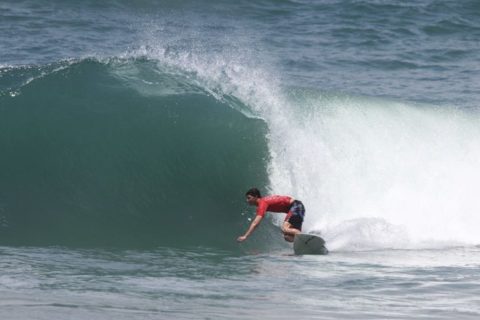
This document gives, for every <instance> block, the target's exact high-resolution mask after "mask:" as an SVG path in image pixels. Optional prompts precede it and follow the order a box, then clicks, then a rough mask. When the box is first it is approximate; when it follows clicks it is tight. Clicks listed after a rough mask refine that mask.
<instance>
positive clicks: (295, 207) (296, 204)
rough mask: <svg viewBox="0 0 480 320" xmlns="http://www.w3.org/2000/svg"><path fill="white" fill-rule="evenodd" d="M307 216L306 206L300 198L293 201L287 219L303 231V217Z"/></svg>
mask: <svg viewBox="0 0 480 320" xmlns="http://www.w3.org/2000/svg"><path fill="white" fill-rule="evenodd" d="M304 217H305V207H304V205H303V203H302V202H301V201H299V200H295V201H293V202H292V205H291V206H290V211H288V214H287V216H286V217H285V221H287V222H289V223H290V224H291V225H292V227H294V228H295V229H298V230H300V231H302V224H303V218H304Z"/></svg>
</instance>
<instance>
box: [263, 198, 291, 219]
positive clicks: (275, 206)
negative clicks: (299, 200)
mask: <svg viewBox="0 0 480 320" xmlns="http://www.w3.org/2000/svg"><path fill="white" fill-rule="evenodd" d="M292 200H293V199H292V198H291V197H288V196H266V197H263V198H260V199H258V206H257V216H262V217H263V216H264V215H265V212H267V211H270V212H284V213H288V211H290V207H291V206H292Z"/></svg>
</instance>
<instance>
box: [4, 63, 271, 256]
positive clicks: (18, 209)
mask: <svg viewBox="0 0 480 320" xmlns="http://www.w3.org/2000/svg"><path fill="white" fill-rule="evenodd" d="M147 63H148V62H147V61H142V60H141V59H140V60H138V61H136V60H131V61H126V62H125V63H124V64H123V65H124V66H125V64H126V65H127V66H128V65H133V64H135V65H137V66H140V67H141V66H142V65H144V66H145V65H146V64H147ZM115 68H116V64H115V63H114V62H108V61H107V62H100V61H97V60H90V59H84V60H79V61H74V62H63V63H61V64H60V65H58V66H53V67H52V66H39V67H29V68H25V67H22V68H20V67H19V68H8V69H4V70H2V75H3V77H2V78H3V80H4V82H3V83H2V89H3V91H2V94H1V96H0V113H1V114H2V116H1V117H0V149H1V150H2V156H1V157H0V167H1V168H2V170H1V171H0V172H1V173H0V216H1V228H0V243H2V244H4V245H5V244H16V245H72V246H102V245H104V246H140V247H143V246H155V245H176V246H178V245H213V246H215V247H225V246H227V247H228V246H232V245H234V239H235V236H236V235H237V233H239V232H241V230H243V228H244V226H243V225H239V220H240V219H238V215H239V212H242V211H244V209H245V205H244V203H243V197H242V194H243V193H242V192H243V191H244V190H246V189H247V188H248V187H250V186H251V185H253V184H254V185H258V186H260V187H262V186H264V185H265V184H266V181H267V177H266V158H267V146H266V141H265V135H266V126H265V124H264V122H263V121H261V120H258V119H255V118H250V117H247V116H245V114H243V113H242V112H240V111H237V110H236V109H235V108H233V107H232V106H231V105H229V104H228V102H226V101H220V100H218V99H217V98H215V97H213V96H212V95H211V94H209V93H207V92H205V91H204V90H202V88H200V87H198V86H196V85H195V84H194V83H192V82H190V83H189V81H188V79H184V80H180V78H179V77H178V76H177V77H174V76H172V75H169V74H165V73H164V74H162V73H158V74H156V76H155V77H156V78H155V79H153V80H155V81H157V82H159V83H163V86H160V87H163V88H167V87H168V88H169V90H168V92H163V93H159V94H157V95H155V96H153V95H148V94H145V93H142V92H141V91H139V90H135V89H134V88H133V87H134V85H133V80H132V81H130V82H129V81H128V79H126V78H119V77H118V76H117V75H116V73H117V71H118V70H115ZM27 69H28V70H27ZM25 70H27V71H28V72H25ZM5 79H8V80H9V81H6V80H5ZM151 80H152V79H151ZM182 81H183V82H182ZM160 91H161V90H160ZM236 217H237V218H236ZM218 226H221V228H219V227H218Z"/></svg>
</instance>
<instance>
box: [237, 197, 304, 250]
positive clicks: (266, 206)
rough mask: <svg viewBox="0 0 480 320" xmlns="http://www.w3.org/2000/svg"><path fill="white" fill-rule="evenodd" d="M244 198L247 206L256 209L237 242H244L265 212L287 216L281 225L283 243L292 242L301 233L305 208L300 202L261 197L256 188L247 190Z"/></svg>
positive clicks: (281, 198) (284, 198)
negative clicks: (253, 217) (281, 213)
mask: <svg viewBox="0 0 480 320" xmlns="http://www.w3.org/2000/svg"><path fill="white" fill-rule="evenodd" d="M245 196H246V197H247V203H248V204H249V205H251V206H256V207H257V214H256V216H255V219H254V220H253V221H252V223H251V224H250V227H249V228H248V230H247V232H245V234H244V235H243V236H240V237H238V238H237V241H238V242H242V241H245V240H246V239H247V238H248V237H249V236H250V235H251V234H252V232H253V231H254V230H255V228H256V227H257V226H258V225H259V224H260V222H261V221H262V219H263V217H264V216H265V213H266V212H267V211H270V212H283V213H286V214H287V216H286V217H285V221H284V222H283V225H282V232H283V237H284V239H285V241H288V242H293V238H294V237H295V235H296V234H297V233H300V232H301V230H302V223H303V217H304V216H305V207H304V206H303V203H302V202H301V201H299V200H296V199H294V198H292V197H290V196H279V195H271V196H265V197H262V196H261V194H260V191H259V190H258V189H257V188H252V189H250V190H248V191H247V193H246V194H245Z"/></svg>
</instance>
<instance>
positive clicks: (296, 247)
mask: <svg viewBox="0 0 480 320" xmlns="http://www.w3.org/2000/svg"><path fill="white" fill-rule="evenodd" d="M293 252H294V253H295V254H296V255H303V254H328V249H327V248H326V247H325V240H323V239H322V238H321V237H319V236H316V235H314V234H308V233H299V234H297V235H295V238H294V240H293Z"/></svg>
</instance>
